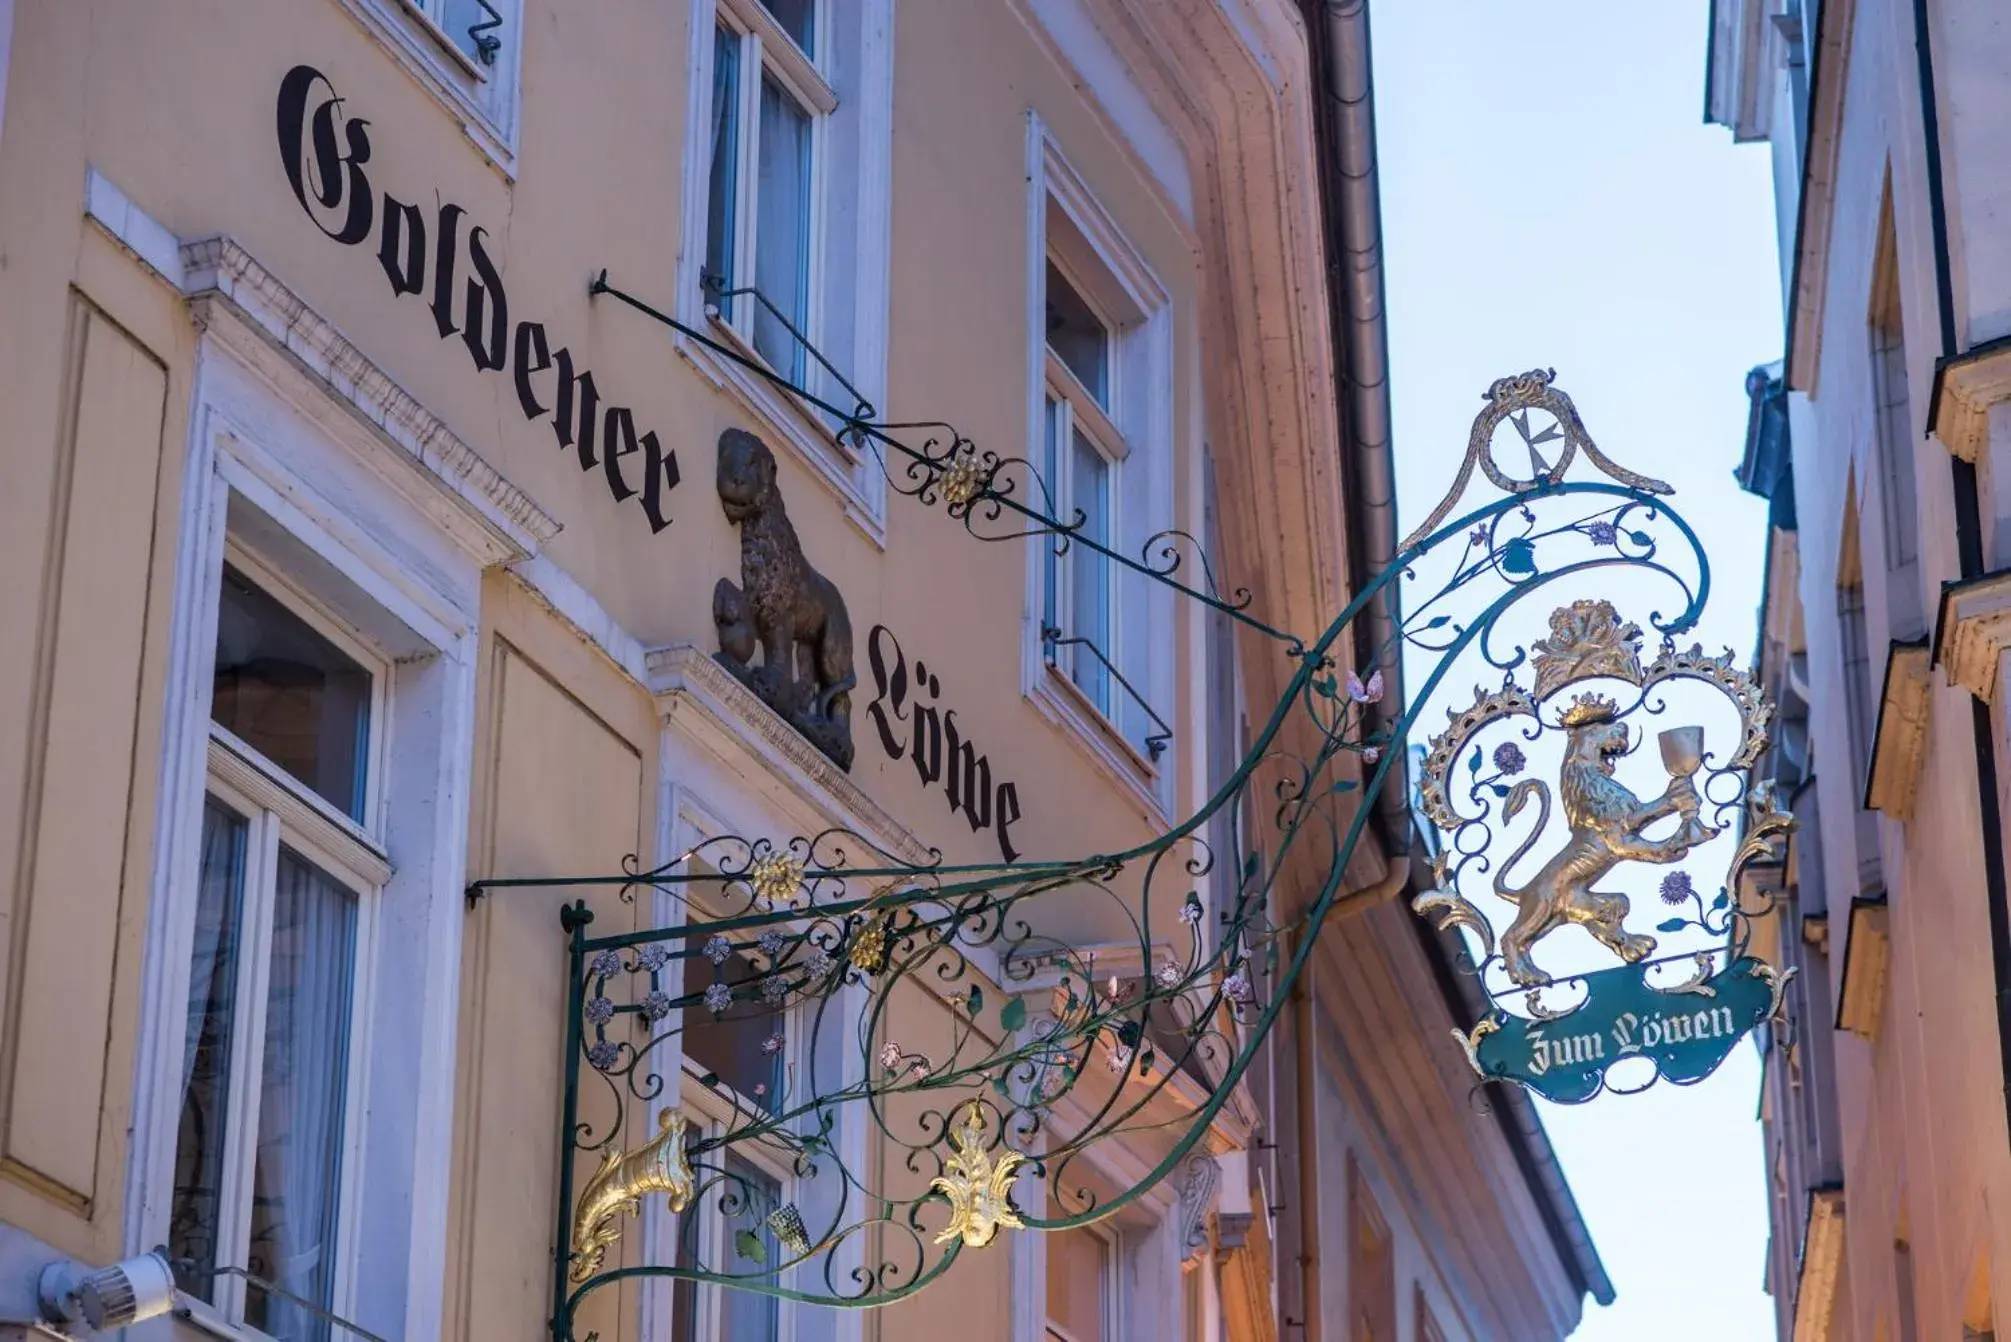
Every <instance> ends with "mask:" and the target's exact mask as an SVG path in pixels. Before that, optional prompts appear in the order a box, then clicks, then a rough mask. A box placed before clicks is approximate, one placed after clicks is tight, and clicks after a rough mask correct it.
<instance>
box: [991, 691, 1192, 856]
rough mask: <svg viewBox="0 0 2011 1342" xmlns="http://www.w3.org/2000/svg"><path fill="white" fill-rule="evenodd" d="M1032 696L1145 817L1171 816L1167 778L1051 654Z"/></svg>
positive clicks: (1161, 819) (1160, 818) (1029, 693)
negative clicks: (1052, 662) (1055, 663)
mask: <svg viewBox="0 0 2011 1342" xmlns="http://www.w3.org/2000/svg"><path fill="white" fill-rule="evenodd" d="M1026 698H1027V700H1028V701H1029V702H1030V703H1032V704H1033V706H1034V707H1035V708H1036V709H1038V710H1039V711H1040V714H1041V716H1042V717H1044V718H1046V719H1047V720H1048V721H1049V722H1051V723H1053V724H1054V725H1055V726H1056V727H1059V728H1060V729H1061V731H1062V734H1063V735H1064V736H1066V737H1068V738H1069V740H1070V741H1071V742H1073V743H1074V745H1075V746H1076V748H1077V749H1079V750H1081V751H1082V752H1083V753H1084V754H1085V755H1087V756H1089V758H1090V759H1091V761H1092V762H1094V763H1095V764H1096V766H1097V767H1098V768H1100V769H1102V770H1103V772H1104V773H1105V774H1107V775H1108V776H1109V777H1110V779H1111V780H1112V781H1113V782H1115V783H1116V784H1117V785H1118V786H1119V787H1120V788H1121V789H1123V791H1124V792H1125V794H1126V795H1127V796H1129V797H1130V798H1131V799H1132V800H1133V801H1134V802H1136V803H1137V804H1138V805H1139V806H1140V807H1141V808H1142V810H1143V814H1144V816H1145V819H1147V820H1148V821H1153V822H1156V823H1160V824H1164V823H1166V822H1167V821H1168V820H1169V819H1170V815H1169V808H1168V807H1167V804H1166V799H1165V797H1164V796H1162V795H1161V794H1162V791H1163V789H1164V786H1165V782H1166V780H1165V776H1164V775H1162V774H1161V773H1160V771H1159V769H1158V768H1157V766H1155V765H1154V764H1153V763H1152V762H1151V761H1150V760H1148V759H1147V758H1146V757H1145V755H1144V754H1143V753H1142V752H1141V751H1140V750H1139V749H1138V748H1137V747H1136V746H1134V745H1132V744H1131V742H1130V741H1128V740H1126V739H1125V737H1124V735H1123V733H1121V732H1119V731H1118V730H1117V727H1116V725H1115V724H1114V723H1112V722H1111V721H1110V719H1109V718H1107V717H1105V716H1104V715H1103V713H1102V711H1101V710H1099V709H1098V708H1097V707H1096V705H1094V704H1092V703H1090V701H1089V698H1088V696H1086V695H1084V694H1083V692H1082V691H1081V690H1079V689H1077V688H1076V685H1075V682H1074V681H1072V680H1070V679H1069V678H1068V677H1067V676H1065V675H1063V674H1062V673H1061V671H1060V670H1059V669H1058V668H1056V667H1054V666H1052V665H1050V664H1049V663H1048V662H1047V660H1046V659H1045V658H1040V659H1039V661H1038V665H1037V668H1036V672H1035V676H1034V681H1033V684H1032V685H1030V686H1029V687H1028V688H1027V692H1026Z"/></svg>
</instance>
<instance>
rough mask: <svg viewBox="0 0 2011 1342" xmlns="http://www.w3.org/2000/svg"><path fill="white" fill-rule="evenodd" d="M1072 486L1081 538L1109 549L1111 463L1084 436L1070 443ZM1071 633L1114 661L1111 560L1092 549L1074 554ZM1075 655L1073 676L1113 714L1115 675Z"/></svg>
mask: <svg viewBox="0 0 2011 1342" xmlns="http://www.w3.org/2000/svg"><path fill="white" fill-rule="evenodd" d="M1069 457H1070V461H1069V484H1070V486H1071V493H1072V495H1073V497H1072V499H1071V503H1072V504H1073V506H1074V508H1075V509H1076V511H1078V512H1081V513H1082V514H1084V515H1085V517H1086V519H1087V520H1086V521H1085V522H1084V523H1083V526H1082V530H1081V531H1080V532H1078V533H1077V534H1078V535H1080V536H1082V537H1083V538H1084V539H1086V540H1092V541H1096V542H1097V543H1099V544H1102V545H1106V546H1107V545H1109V544H1110V462H1109V460H1108V459H1107V458H1106V457H1105V456H1104V455H1103V454H1102V453H1101V452H1099V451H1097V450H1096V445H1095V444H1094V443H1091V442H1090V441H1089V439H1087V438H1085V437H1083V436H1082V434H1081V433H1080V432H1077V433H1076V434H1074V435H1073V437H1072V438H1071V440H1070V451H1069ZM1069 568H1070V570H1071V572H1072V576H1073V579H1074V581H1073V582H1072V583H1071V584H1070V590H1069V608H1070V613H1071V616H1072V619H1071V625H1072V627H1071V628H1070V629H1069V631H1068V632H1069V633H1070V634H1071V635H1072V636H1074V637H1076V638H1085V639H1088V640H1089V641H1090V642H1091V643H1093V644H1095V645H1096V647H1097V649H1098V650H1099V651H1100V652H1102V653H1103V655H1104V656H1105V657H1111V656H1112V653H1113V649H1112V648H1111V643H1110V560H1109V559H1108V558H1107V557H1105V556H1104V555H1101V554H1098V553H1097V552H1096V551H1094V550H1091V549H1089V548H1088V547H1087V546H1081V545H1078V546H1074V547H1072V548H1071V549H1070V550H1069ZM1069 651H1070V652H1071V653H1073V654H1074V659H1073V664H1072V667H1071V669H1070V672H1069V674H1070V676H1071V678H1072V679H1073V680H1074V681H1075V683H1076V684H1077V685H1078V686H1079V687H1080V688H1081V689H1082V691H1083V693H1085V694H1087V695H1088V696H1089V698H1090V702H1091V703H1094V704H1095V705H1096V706H1097V707H1098V708H1100V709H1102V710H1103V711H1104V712H1105V713H1108V712H1109V711H1110V673H1109V672H1108V671H1107V670H1105V669H1104V665H1103V663H1102V662H1101V661H1098V660H1097V658H1096V657H1095V656H1094V655H1093V654H1091V653H1090V651H1089V650H1088V649H1087V648H1085V647H1082V646H1081V645H1080V644H1078V645H1076V646H1074V647H1071V648H1070V649H1069Z"/></svg>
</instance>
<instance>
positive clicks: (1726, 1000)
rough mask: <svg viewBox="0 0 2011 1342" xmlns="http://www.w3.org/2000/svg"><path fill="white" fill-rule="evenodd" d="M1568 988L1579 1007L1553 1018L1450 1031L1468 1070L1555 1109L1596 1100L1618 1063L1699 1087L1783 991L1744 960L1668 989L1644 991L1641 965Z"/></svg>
mask: <svg viewBox="0 0 2011 1342" xmlns="http://www.w3.org/2000/svg"><path fill="white" fill-rule="evenodd" d="M1578 981H1579V982H1581V983H1583V984H1584V985H1585V988H1586V996H1585V1001H1584V1003H1583V1004H1582V1005H1580V1006H1578V1007H1576V1008H1574V1009H1573V1010H1570V1011H1567V1012H1564V1013H1562V1014H1561V1015H1558V1016H1556V1017H1554V1018H1531V1017H1525V1016H1513V1015H1510V1014H1508V1013H1507V1012H1503V1011H1495V1012H1493V1013H1491V1014H1490V1015H1489V1016H1488V1017H1487V1018H1486V1019H1484V1020H1482V1021H1481V1022H1480V1024H1478V1025H1476V1026H1475V1027H1474V1029H1473V1032H1472V1033H1471V1034H1463V1033H1460V1032H1459V1031H1454V1033H1455V1034H1457V1035H1458V1036H1459V1040H1460V1043H1461V1044H1463V1045H1464V1046H1465V1047H1466V1050H1467V1053H1468V1056H1469V1057H1470V1058H1471V1059H1472V1061H1473V1067H1474V1070H1475V1071H1477V1072H1479V1073H1480V1074H1481V1075H1482V1076H1484V1077H1486V1078H1487V1079H1488V1080H1490V1081H1495V1080H1501V1081H1516V1082H1520V1083H1521V1084H1522V1085H1524V1086H1527V1087H1528V1088H1529V1089H1531V1090H1533V1091H1535V1092H1536V1093H1537V1094H1539V1095H1541V1096H1543V1097H1544V1098H1545V1099H1547V1100H1553V1101H1555V1102H1557V1103H1559V1104H1578V1103H1581V1102H1583V1101H1585V1100H1589V1099H1592V1098H1593V1097H1594V1096H1596V1095H1598V1094H1599V1093H1600V1092H1601V1091H1602V1090H1604V1089H1605V1088H1606V1071H1607V1069H1608V1068H1609V1067H1612V1066H1613V1065H1614V1064H1615V1063H1618V1062H1620V1061H1622V1060H1623V1059H1627V1058H1646V1059H1647V1060H1648V1061H1649V1062H1651V1063H1653V1064H1654V1066H1655V1069H1656V1072H1657V1073H1658V1074H1659V1075H1660V1076H1661V1077H1663V1078H1664V1079H1666V1080H1669V1081H1673V1082H1675V1083H1676V1084H1678V1085H1686V1084H1688V1083H1691V1082H1695V1081H1701V1080H1703V1079H1704V1078H1705V1077H1707V1076H1709V1075H1710V1074H1711V1073H1712V1072H1714V1071H1716V1070H1717V1069H1718V1066H1719V1064H1721V1063H1723V1062H1724V1060H1725V1059H1726V1058H1728V1057H1730V1056H1731V1052H1732V1047H1733V1045H1735V1044H1737V1043H1738V1042H1739V1040H1740V1039H1741V1038H1743V1037H1744V1036H1745V1035H1746V1033H1747V1032H1748V1031H1750V1030H1752V1029H1753V1028H1754V1027H1756V1026H1758V1025H1759V1024H1761V1023H1762V1022H1764V1021H1766V1020H1767V1019H1769V1018H1770V1017H1771V1016H1772V1015H1773V1014H1774V1009H1775V1007H1776V1006H1777V1005H1778V1004H1779V1001H1780V992H1781V988H1782V986H1783V985H1784V982H1785V980H1783V979H1781V978H1780V977H1779V976H1778V975H1776V973H1775V972H1774V969H1773V967H1772V966H1771V965H1769V964H1767V963H1766V962H1764V961H1762V960H1756V959H1753V958H1752V957H1750V956H1746V957H1741V958H1739V959H1735V960H1733V961H1732V962H1731V963H1730V964H1729V965H1727V966H1726V967H1725V968H1724V969H1723V970H1721V971H1720V972H1718V973H1717V974H1709V973H1708V971H1706V970H1705V969H1703V968H1701V967H1700V968H1699V970H1698V972H1697V973H1696V974H1695V975H1693V976H1692V977H1691V979H1690V980H1689V981H1687V982H1684V983H1682V984H1681V985H1678V986H1675V987H1670V988H1658V987H1655V986H1654V985H1653V984H1651V983H1649V982H1648V976H1647V967H1646V966H1644V965H1626V966H1622V967H1620V968H1617V969H1602V970H1599V971H1597V972H1596V973H1591V974H1586V975H1583V976H1582V977H1581V978H1580V979H1579V980H1578ZM1629 1089H1633V1087H1629Z"/></svg>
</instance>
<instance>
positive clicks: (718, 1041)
mask: <svg viewBox="0 0 2011 1342" xmlns="http://www.w3.org/2000/svg"><path fill="white" fill-rule="evenodd" d="M762 978H763V974H762V973H761V971H760V970H758V969H756V968H755V966H754V962H753V960H751V959H749V958H748V957H747V956H745V955H742V954H740V953H739V952H737V951H736V952H734V953H733V954H731V955H729V956H727V957H726V959H725V960H724V961H723V962H722V963H721V964H720V966H719V968H718V969H717V970H715V969H714V968H713V966H712V962H711V961H710V960H708V959H706V958H705V957H704V956H703V955H693V956H691V957H690V958H689V959H687V960H686V961H685V962H684V991H685V992H686V993H688V994H691V995H693V996H696V995H698V994H700V993H703V992H704V991H705V989H706V987H707V985H709V984H712V983H715V982H717V983H725V984H727V985H729V986H730V987H732V989H733V991H734V1001H733V1005H732V1006H731V1007H729V1008H728V1009H727V1010H726V1011H725V1012H724V1013H723V1014H722V1015H720V1016H718V1017H715V1016H714V1015H713V1014H712V1013H711V1012H710V1011H708V1010H706V1008H705V1006H704V1005H703V1004H702V1003H700V1004H698V1005H694V1006H688V1007H686V1008H685V1009H684V1056H686V1057H687V1058H690V1059H691V1060H692V1061H693V1062H694V1063H696V1064H698V1066H699V1067H701V1068H703V1069H704V1070H705V1071H708V1072H712V1073H714V1074H716V1075H717V1076H718V1077H719V1079H720V1080H721V1081H722V1082H724V1083H725V1084H726V1085H728V1086H731V1087H732V1088H733V1090H734V1091H735V1092H736V1093H737V1094H738V1095H739V1096H740V1097H741V1098H742V1099H744V1100H746V1101H748V1102H749V1103H751V1104H755V1105H759V1106H760V1107H762V1108H764V1109H767V1108H772V1107H773V1106H774V1105H775V1103H776V1101H777V1099H778V1098H779V1097H780V1095H781V1091H782V1049H781V1045H780V1044H779V1043H774V1042H771V1041H774V1040H776V1039H778V1038H779V1037H780V1036H781V1034H782V1022H783V1014H782V1013H781V1012H780V1011H777V1010H776V1009H775V1008H773V1007H770V1006H767V1005H764V1004H763V1002H762V1001H761V996H760V984H761V980H762ZM749 998H752V999H753V1000H751V1001H750V1000H748V999H749Z"/></svg>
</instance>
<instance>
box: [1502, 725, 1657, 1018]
mask: <svg viewBox="0 0 2011 1342" xmlns="http://www.w3.org/2000/svg"><path fill="white" fill-rule="evenodd" d="M1618 712H1619V706H1618V705H1617V704H1615V703H1614V702H1613V701H1612V700H1610V699H1606V698H1603V697H1600V696H1598V695H1580V696H1579V697H1578V698H1577V699H1576V700H1574V701H1573V702H1572V704H1571V706H1570V707H1569V708H1567V709H1565V710H1564V713H1563V715H1562V719H1561V721H1562V722H1563V725H1564V727H1565V728H1566V729H1567V735H1566V738H1565V747H1564V764H1563V767H1562V769H1561V770H1560V773H1559V778H1558V791H1559V795H1560V796H1561V797H1562V798H1563V801H1564V818H1565V821H1566V822H1567V823H1568V824H1569V825H1570V826H1571V837H1570V839H1569V840H1568V841H1567V842H1566V843H1565V845H1564V847H1563V848H1562V849H1561V850H1559V851H1558V852H1557V853H1556V854H1555V855H1554V856H1552V857H1551V859H1550V860H1549V861H1548V862H1546V863H1544V864H1543V867H1542V868H1541V869H1540V870H1539V871H1538V872H1537V873H1536V874H1535V875H1534V876H1532V877H1530V879H1529V880H1528V881H1527V882H1526V883H1525V884H1523V885H1522V886H1520V887H1516V886H1511V885H1509V884H1508V881H1507V877H1508V873H1509V872H1510V871H1511V870H1513V869H1514V867H1515V865H1516V864H1517V863H1519V862H1520V861H1521V860H1522V859H1523V858H1524V857H1525V856H1527V855H1528V853H1529V850H1530V849H1531V848H1533V847H1535V846H1536V841H1537V840H1538V839H1539V838H1541V837H1542V835H1543V831H1544V830H1545V828H1547V827H1548V825H1549V823H1550V788H1549V786H1548V785H1547V784H1546V783H1544V782H1543V781H1542V780H1541V779H1536V778H1531V779H1525V780H1524V781H1522V782H1520V783H1518V784H1516V785H1515V789H1514V791H1512V792H1510V793H1509V794H1508V801H1507V805H1506V806H1505V807H1504V808H1503V815H1504V817H1505V818H1509V819H1512V818H1513V817H1514V816H1515V815H1516V814H1517V813H1518V812H1520V811H1521V810H1522V808H1523V806H1524V805H1526V804H1527V803H1528V801H1529V799H1530V798H1531V797H1535V798H1536V799H1537V801H1538V803H1539V805H1540V807H1541V809H1540V810H1539V811H1538V813H1537V818H1536V827H1535V828H1534V829H1532V830H1531V831H1530V832H1529V837H1528V838H1526V839H1524V840H1523V841H1522V845H1521V847H1519V848H1517V849H1516V850H1515V852H1514V853H1512V854H1511V855H1510V856H1509V859H1508V861H1507V862H1505V863H1503V864H1502V867H1501V870H1500V871H1499V872H1497V873H1496V874H1495V877H1494V893H1495V894H1497V895H1499V896H1501V898H1503V899H1506V900H1509V901H1511V902H1513V903H1514V904H1515V905H1516V907H1517V910H1518V911H1517V913H1516V916H1515V921H1514V923H1513V924H1512V925H1511V926H1510V927H1509V929H1508V931H1507V932H1505V933H1503V934H1502V937H1501V958H1502V965H1503V968H1505V969H1506V970H1507V972H1508V976H1509V978H1511V979H1513V980H1514V981H1515V982H1516V983H1518V984H1520V985H1522V986H1523V987H1526V988H1536V987H1542V986H1543V985H1545V984H1547V983H1549V982H1550V981H1551V978H1550V975H1548V974H1546V973H1544V972H1543V971H1542V970H1541V969H1539V968H1538V967H1537V965H1536V962H1535V961H1534V960H1533V959H1531V958H1530V953H1529V952H1530V948H1531V947H1532V946H1533V945H1534V944H1535V943H1536V942H1538V941H1539V940H1541V939H1542V938H1543V937H1545V936H1546V935H1548V934H1549V933H1550V932H1552V931H1554V930H1556V929H1557V928H1559V927H1562V926H1564V925H1565V924H1566V923H1576V924H1578V925H1579V926H1580V927H1583V928H1584V929H1585V930H1586V931H1588V932H1590V933H1591V934H1592V935H1593V936H1594V937H1596V938H1598V939H1599V941H1600V943H1601V944H1602V945H1604V946H1606V947H1607V948H1608V949H1610V950H1611V951H1613V952H1614V953H1615V954H1616V955H1618V956H1619V957H1620V958H1621V959H1623V960H1625V961H1626V962H1627V963H1629V964H1634V963H1637V962H1638V961H1640V960H1642V959H1645V958H1646V957H1647V956H1648V955H1650V954H1652V953H1653V952H1654V950H1655V939H1654V938H1653V937H1645V936H1639V935H1636V934H1634V933H1631V932H1628V931H1627V930H1626V928H1625V927H1623V926H1622V924H1623V923H1624V922H1625V920H1626V917H1627V910H1628V900H1627V896H1625V895H1623V894H1618V893H1609V892H1606V891H1600V890H1594V889H1593V888H1592V883H1593V882H1594V881H1597V880H1599V879H1600V878H1601V877H1603V876H1605V875H1606V873H1607V872H1609V871H1611V870H1612V869H1613V868H1614V867H1615V866H1617V865H1618V864H1620V863H1622V862H1656V863H1667V862H1675V861H1678V860H1680V859H1681V858H1682V857H1684V856H1685V855H1686V854H1687V853H1688V852H1689V851H1690V847H1691V843H1690V832H1689V829H1688V827H1687V826H1684V827H1679V828H1678V829H1677V831H1676V833H1675V834H1674V835H1672V836H1670V837H1669V838H1666V839H1659V840H1657V839H1649V838H1646V837H1644V836H1643V834H1642V831H1643V830H1644V829H1646V828H1647V827H1648V826H1649V825H1652V824H1654V823H1655V822H1656V821H1657V820H1661V819H1663V818H1664V817H1666V816H1671V815H1676V814H1678V813H1682V814H1685V815H1687V814H1690V813H1692V812H1693V811H1694V809H1695V807H1696V805H1697V797H1696V790H1695V787H1694V785H1693V784H1692V783H1691V782H1690V780H1689V778H1688V777H1686V776H1682V775H1676V776H1672V777H1671V778H1670V780H1669V786H1668V788H1667V790H1666V791H1664V792H1663V794H1662V795H1661V796H1660V797H1657V798H1655V799H1654V800H1653V801H1648V802H1644V801H1642V800H1640V799H1639V798H1638V797H1636V796H1635V795H1634V794H1633V793H1632V792H1629V791H1628V790H1627V788H1626V787H1625V785H1623V784H1622V783H1621V782H1620V781H1619V780H1618V779H1616V778H1614V777H1613V763H1614V761H1615V760H1617V759H1619V758H1620V757H1621V756H1623V755H1625V754H1626V753H1627V752H1628V751H1629V750H1630V749H1631V748H1632V747H1631V745H1630V742H1629V738H1628V733H1627V724H1626V723H1624V722H1621V721H1619V720H1618Z"/></svg>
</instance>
